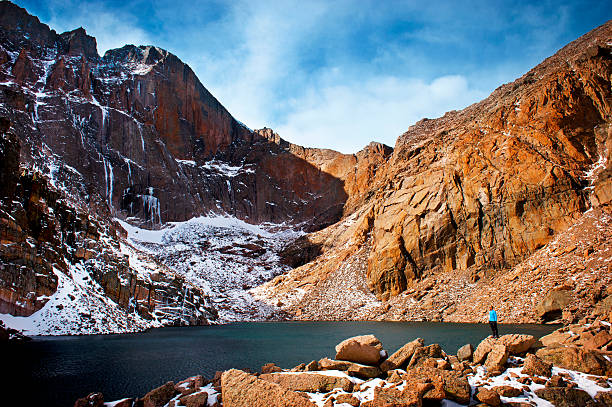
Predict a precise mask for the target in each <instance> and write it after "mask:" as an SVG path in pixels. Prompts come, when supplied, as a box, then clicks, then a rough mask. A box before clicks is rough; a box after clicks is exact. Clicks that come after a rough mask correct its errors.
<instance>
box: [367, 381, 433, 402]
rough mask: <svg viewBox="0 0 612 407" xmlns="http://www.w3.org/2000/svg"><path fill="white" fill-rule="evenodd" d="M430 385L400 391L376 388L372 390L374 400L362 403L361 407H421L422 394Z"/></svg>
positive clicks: (419, 385) (422, 384) (420, 385)
mask: <svg viewBox="0 0 612 407" xmlns="http://www.w3.org/2000/svg"><path fill="white" fill-rule="evenodd" d="M429 388H431V384H429V383H427V384H424V383H421V384H418V385H417V386H416V387H414V388H408V387H406V388H405V389H404V390H402V391H400V390H397V389H395V388H382V387H376V388H375V389H374V399H373V400H371V401H366V402H365V403H362V404H361V406H362V407H422V405H423V393H425V392H426V391H427V390H428V389H429Z"/></svg>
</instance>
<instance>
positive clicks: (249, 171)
mask: <svg viewBox="0 0 612 407" xmlns="http://www.w3.org/2000/svg"><path fill="white" fill-rule="evenodd" d="M0 90H1V92H0V117H7V118H9V119H10V131H9V129H8V127H7V128H6V129H4V130H3V134H4V133H6V135H5V136H3V137H7V140H9V139H10V140H11V143H13V144H12V145H14V146H17V147H15V148H16V150H15V151H18V153H11V154H8V152H7V153H6V154H8V155H5V156H3V165H5V166H7V168H8V166H10V169H6V170H4V169H3V173H2V177H3V182H2V185H3V187H2V188H3V196H4V197H5V198H6V199H5V200H4V201H3V206H2V210H3V212H2V213H3V220H4V221H5V224H6V225H7V226H6V229H3V233H4V234H5V235H6V239H5V242H4V244H5V245H6V246H3V250H4V249H6V250H4V251H3V253H2V263H3V264H4V265H5V266H6V267H5V268H4V269H3V270H4V273H5V274H4V278H3V283H2V290H3V291H2V292H3V298H2V300H3V301H4V302H3V303H2V304H3V305H2V312H4V313H9V314H11V315H13V316H20V315H23V316H27V315H31V314H32V313H34V312H38V311H39V310H40V309H42V307H44V305H45V304H46V303H47V302H48V297H49V296H51V295H53V293H57V292H59V288H58V282H57V279H58V276H57V273H56V272H55V271H56V269H57V270H60V271H61V272H62V273H64V274H66V275H70V272H69V270H70V268H71V267H72V266H73V265H79V264H81V263H82V262H86V261H90V260H91V258H92V257H95V258H96V259H97V260H98V261H99V265H101V267H104V268H109V269H113V270H114V269H117V268H118V269H120V270H123V271H120V272H119V275H121V274H122V273H124V274H125V273H128V274H129V273H131V272H134V270H132V269H130V267H132V268H133V266H134V264H139V261H138V260H137V258H138V256H141V255H145V252H146V253H148V255H149V256H152V259H149V260H150V261H152V262H153V263H152V264H154V266H153V267H154V268H155V267H159V268H161V269H162V270H166V271H170V270H172V272H171V274H174V275H175V276H177V277H176V278H178V279H179V280H180V281H181V282H180V283H178V285H177V290H178V291H177V292H180V291H181V290H183V288H184V287H183V279H184V277H181V276H187V275H189V276H191V279H189V278H188V280H189V281H190V282H192V283H197V284H199V286H200V287H211V286H212V287H213V288H212V290H213V292H212V294H215V295H216V294H219V295H222V294H221V293H222V292H224V291H226V290H234V289H235V290H237V291H236V292H237V294H236V295H237V296H238V298H240V299H243V300H244V299H246V300H248V298H247V297H249V296H248V295H247V294H245V293H244V291H245V290H246V289H248V288H250V287H252V286H253V284H256V283H257V284H260V283H262V282H263V281H265V280H263V281H262V280H260V279H261V278H263V277H262V276H268V277H267V278H271V277H272V276H273V275H275V274H278V273H279V272H282V271H283V270H284V269H283V266H279V265H278V263H277V262H275V259H276V257H275V254H274V250H276V249H273V247H274V248H275V247H277V246H278V243H277V240H278V239H279V237H270V238H269V239H268V240H270V239H272V240H270V241H269V242H264V241H262V240H261V236H259V238H257V237H255V236H251V235H250V232H249V231H248V230H247V229H248V228H246V229H245V228H244V227H242V226H240V224H239V227H238V228H237V229H236V233H234V232H232V231H229V232H226V231H225V229H215V228H210V227H209V226H206V225H203V226H202V228H203V230H200V231H199V232H198V234H197V238H196V240H195V241H194V240H191V241H190V242H188V243H187V244H194V246H193V247H191V249H190V250H186V251H185V250H183V252H184V253H183V254H181V255H180V256H187V258H190V259H191V258H196V259H195V260H193V259H192V260H190V263H188V264H189V266H190V267H187V268H185V267H183V264H184V263H181V262H178V261H177V260H176V259H177V257H178V256H179V254H178V253H168V251H167V250H164V249H163V248H161V249H159V247H157V246H155V244H156V243H151V242H144V243H143V242H141V241H140V240H139V239H136V240H133V239H130V242H131V243H130V242H128V241H127V240H126V236H125V234H124V233H123V232H121V231H122V228H121V227H120V226H119V225H118V224H117V223H116V222H115V220H114V219H116V218H118V219H129V221H130V222H131V223H132V224H135V225H137V226H140V227H145V228H153V229H159V228H163V227H164V225H167V224H168V222H177V221H178V222H180V221H187V220H189V219H192V218H194V217H197V216H202V215H210V216H213V217H214V216H217V215H222V216H230V217H233V218H237V219H241V220H245V221H247V222H249V223H251V224H260V223H264V222H268V223H272V224H282V225H284V226H283V227H284V228H288V227H293V228H299V229H302V230H305V231H313V230H318V229H321V228H323V227H325V226H328V225H330V224H333V223H335V222H337V221H338V220H339V219H340V218H341V217H342V216H343V214H344V213H345V211H346V210H348V209H345V207H346V208H349V207H350V206H351V205H353V204H352V202H353V201H354V199H353V200H349V199H348V197H349V196H353V197H354V196H358V195H359V191H360V190H362V189H364V188H365V187H366V186H367V184H368V180H369V179H370V178H373V177H374V175H375V172H376V168H377V167H378V166H379V165H381V164H382V163H383V162H384V161H385V160H386V159H387V158H388V156H389V155H390V153H391V149H390V148H389V147H387V146H383V145H371V146H368V147H367V148H366V149H364V150H363V151H362V152H360V153H358V154H356V155H346V154H340V153H338V152H335V151H331V150H321V149H309V148H303V147H300V146H296V145H293V144H291V143H288V142H286V141H284V140H282V139H281V138H280V137H279V136H278V135H277V134H275V133H274V132H272V131H271V130H270V129H262V130H258V131H252V130H250V129H248V128H247V127H246V126H245V125H243V124H242V123H240V122H238V121H237V120H235V119H234V118H233V117H232V116H231V115H230V113H229V112H228V111H227V110H226V109H225V108H224V107H223V106H222V105H221V104H220V103H219V101H217V100H216V99H215V98H214V97H213V96H212V95H211V94H210V93H209V92H208V91H207V90H206V89H205V88H204V86H203V85H202V84H201V83H200V81H199V80H198V78H197V77H196V76H195V74H194V72H193V71H192V70H191V69H190V68H189V67H188V66H187V65H185V64H184V63H183V62H182V61H180V59H178V58H177V57H176V56H174V55H172V54H171V53H169V52H167V51H165V50H162V49H159V48H156V47H153V46H140V47H136V46H133V45H127V46H125V47H123V48H120V49H115V50H110V51H108V52H107V53H106V54H105V55H104V56H102V57H101V56H99V55H98V52H97V48H96V40H95V38H93V37H91V36H89V35H87V33H86V32H85V30H84V29H83V28H78V29H76V30H73V31H69V32H65V33H62V34H57V33H56V32H55V31H53V30H51V29H50V28H49V27H48V26H46V25H45V24H42V23H41V22H40V21H39V20H38V19H37V18H36V17H34V16H31V15H29V14H28V13H27V11H26V10H24V9H22V8H20V7H18V6H16V5H14V4H12V3H10V2H1V3H0ZM7 142H8V141H7ZM7 151H8V150H7ZM18 173H21V174H23V175H22V176H17V175H16V174H18ZM4 177H8V178H10V182H6V183H5V182H4ZM8 178H7V179H8ZM24 188H25V189H24ZM31 189H32V190H31ZM32 191H34V192H32ZM13 201H22V205H21V206H22V207H23V208H19V209H16V208H15V207H14V205H13V204H12V202H13ZM58 202H61V203H62V205H63V206H61V209H58V208H59V206H57V205H59V204H58ZM28 205H30V206H28ZM39 206H41V207H42V209H41V208H39ZM31 208H34V209H31ZM49 208H50V209H49ZM22 209H23V211H25V215H22V214H21V213H17V212H19V211H20V210H22ZM41 211H42V212H45V211H46V212H51V218H50V219H46V218H44V219H43V218H40V216H39V213H40V212H41ZM58 211H61V213H64V212H67V213H70V214H71V215H70V216H68V215H66V216H63V215H62V218H61V219H55V218H54V216H55V215H56V214H57V213H58ZM84 214H95V216H94V217H95V219H92V222H94V223H95V224H96V225H97V226H96V227H94V229H97V228H102V229H103V230H105V231H106V232H104V233H106V236H107V237H108V240H109V242H111V243H112V245H113V246H114V249H118V251H117V250H115V252H114V254H115V255H117V254H118V255H119V258H115V257H113V256H110V257H108V256H106V255H104V256H103V255H101V253H100V252H102V251H103V249H102V247H99V245H98V243H99V241H100V239H99V238H96V239H94V240H96V241H98V243H92V242H90V241H87V239H85V240H86V241H78V242H76V243H75V242H73V241H71V242H68V243H67V242H66V241H65V239H64V237H63V235H62V234H60V236H57V235H55V233H57V231H58V230H62V231H63V232H61V233H68V234H69V235H70V236H72V235H73V234H74V235H75V236H81V234H83V236H85V235H86V231H87V230H88V228H89V226H88V225H90V223H88V222H90V221H89V220H86V218H87V215H84ZM84 216H85V218H83V217H84ZM31 217H35V219H34V220H32V219H30V218H31ZM74 218H76V219H79V220H78V221H74ZM66 219H69V220H66ZM75 222H76V223H75ZM38 223H40V224H38ZM39 229H40V230H39ZM64 229H66V230H68V232H66V231H64ZM183 229H184V228H183ZM183 229H181V230H183ZM104 233H103V234H104ZM122 233H123V234H122ZM172 233H174V234H176V233H175V232H172ZM258 233H259V232H258ZM261 233H264V231H263V230H262V231H261ZM94 234H95V235H96V236H99V235H100V233H98V232H96V233H94ZM162 234H163V233H162ZM211 234H212V235H211ZM219 234H224V235H225V237H224V238H221V239H217V238H216V236H215V235H217V236H218V235H219ZM18 235H19V236H18ZM160 235H161V234H160ZM227 236H233V237H232V238H233V239H234V241H233V242H228V238H227ZM271 236H272V235H271ZM274 236H277V235H274ZM278 236H283V238H286V237H287V236H286V235H278ZM192 237H193V236H192ZM58 238H59V239H58ZM88 238H91V236H89V237H88ZM27 239H30V243H28V245H30V246H32V247H29V246H28V245H24V242H25V241H26V240H27ZM53 239H55V240H53ZM169 239H172V238H171V237H169ZM180 239H183V238H182V237H181V238H180ZM73 240H74V239H73ZM77 240H78V239H77ZM103 240H104V239H103ZM230 240H231V239H230ZM49 241H52V242H51V244H50V246H52V247H53V250H52V251H51V252H47V251H45V250H44V247H46V245H47V242H49ZM211 242H212V243H211ZM221 242H223V245H221ZM72 243H74V244H76V246H74V245H73V246H71V245H72ZM107 243H108V242H107ZM140 243H143V244H142V245H140V246H139V247H138V248H137V247H136V246H135V245H138V244H140ZM216 243H219V246H217V245H216ZM228 243H229V244H230V246H228V245H227V244H228ZM245 244H246V245H251V246H253V247H255V246H256V247H257V249H253V250H251V251H249V250H246V249H245V248H244V247H241V246H240V245H243V246H244V245H245ZM69 246H71V247H73V248H74V249H75V250H80V252H79V253H81V252H83V253H86V257H82V256H81V257H75V256H74V255H73V253H72V252H71V250H72V249H71V248H70V247H69ZM154 246H155V247H154ZM251 246H249V247H251ZM9 248H10V249H9ZM158 249H159V250H158ZM267 249H269V250H270V251H271V252H272V253H270V255H268V256H264V257H265V259H263V260H261V259H260V258H259V256H261V253H260V251H261V250H263V251H264V252H265V251H267ZM17 252H18V253H17ZM35 252H36V253H38V255H35V254H34V253H35ZM127 252H129V253H127ZM187 252H189V253H187ZM196 252H197V253H200V254H201V256H195V253H196ZM243 252H244V253H243ZM28 253H29V254H28ZM83 253H81V254H83ZM133 253H138V254H137V255H131V254H133ZM253 253H255V254H253ZM26 254H27V255H26ZM234 255H235V256H237V257H231V256H234ZM36 256H39V257H38V258H37V260H35V261H34V260H33V261H25V260H23V259H24V258H29V257H36ZM57 256H59V257H61V260H62V261H63V262H64V263H62V267H59V268H54V266H53V264H54V262H55V260H56V257H57ZM123 256H129V257H130V259H129V260H127V261H126V260H125V259H123ZM15 259H20V260H19V261H18V263H19V264H21V263H23V261H25V264H23V267H21V269H20V268H19V267H17V266H15V267H13V266H12V264H13V261H14V260H15ZM22 260H23V261H22ZM260 260H261V261H260ZM37 261H38V262H42V265H41V264H35V263H36V262H37ZM232 261H237V262H238V263H241V264H244V265H245V267H244V268H245V271H244V274H241V273H242V272H238V271H237V268H236V266H235V263H234V266H233V267H230V264H229V263H231V262H232ZM20 262H21V263H20ZM207 262H208V263H207ZM211 262H212V263H214V264H215V266H214V267H213V268H212V269H211V267H210V264H211ZM204 265H207V267H208V268H206V267H204ZM41 267H42V268H44V270H43V271H42V272H41V271H40V270H39V269H40V268H41ZM126 267H127V268H126ZM219 267H221V269H222V270H223V271H220V269H219ZM271 269H274V270H275V271H274V272H272V271H270V270H271ZM20 270H21V271H20ZM130 270H132V271H130ZM195 270H197V271H195ZM232 270H233V271H234V274H235V275H234V276H229V277H228V275H227V274H228V273H229V274H231V273H232ZM253 270H255V271H253ZM136 274H138V273H136ZM130 275H131V274H130ZM162 275H163V273H162ZM28 276H29V277H28ZM35 276H37V277H36V278H37V279H38V280H40V281H38V280H37V281H35ZM42 276H45V278H48V279H49V281H46V280H45V279H44V278H43V277H42ZM98 277H99V278H96V279H95V280H96V281H97V282H98V283H100V284H102V286H103V287H104V289H105V294H106V295H107V296H108V297H109V298H111V299H112V300H113V301H115V302H117V303H118V304H119V306H120V307H123V308H125V309H127V308H128V304H127V301H128V300H129V299H130V298H132V299H133V298H136V299H137V300H138V301H141V300H144V298H141V297H142V296H144V297H146V300H147V301H148V305H147V307H146V314H147V315H148V314H152V313H153V312H154V309H155V304H154V301H153V300H152V298H156V294H155V292H156V291H155V290H154V287H153V286H154V285H155V284H153V283H152V282H151V280H150V279H146V280H147V281H148V284H149V283H150V284H149V286H146V287H145V286H144V285H143V288H142V289H140V288H138V289H137V288H135V287H136V286H138V284H139V283H138V281H139V280H138V278H139V277H138V276H136V275H134V276H133V277H134V278H132V277H130V278H129V280H130V283H129V284H127V285H126V283H125V281H124V280H126V279H127V277H125V276H124V277H125V278H123V277H121V278H119V280H121V281H119V282H118V281H114V280H113V281H114V282H113V281H110V280H109V278H110V277H109V276H108V275H107V274H105V273H102V274H101V275H100V276H98ZM160 278H161V277H160ZM202 278H204V280H202ZM43 280H44V281H43ZM162 280H163V281H162V283H163V284H164V285H166V283H167V284H169V285H172V284H170V283H168V282H167V281H165V280H164V278H162ZM230 281H231V283H230ZM151 284H153V286H151ZM227 284H229V286H228V285H227ZM110 286H112V288H110ZM122 287H123V288H122ZM139 287H140V286H139ZM124 289H125V292H123V291H122V290H124ZM189 290H190V289H188V290H187V291H189ZM240 290H241V292H238V291H240ZM158 291H159V290H158ZM175 291H176V290H175ZM183 291H184V290H183ZM177 292H174V291H173V294H172V295H171V297H172V300H173V301H175V300H176V301H180V298H182V295H178V294H177ZM138 293H140V294H138ZM208 294H211V292H210V291H207V292H206V293H199V294H198V295H197V297H198V298H200V299H202V301H204V302H203V303H202V304H200V303H198V301H195V303H194V304H195V306H194V307H195V308H194V310H197V312H195V311H194V312H195V313H196V314H198V315H203V312H204V311H199V308H200V305H201V306H202V307H203V308H202V309H205V310H206V313H208V314H210V317H211V318H203V319H198V318H195V319H194V318H192V317H191V316H185V318H182V319H181V318H179V319H180V320H183V322H191V323H202V322H207V321H208V319H214V316H215V315H216V311H215V310H214V309H213V308H212V306H211V304H210V301H209V300H208V299H207V298H208ZM160 295H161V294H160ZM157 300H158V302H161V303H164V304H170V303H172V301H170V299H169V298H166V297H165V296H164V295H161V297H160V298H157ZM214 301H219V302H220V306H221V307H226V305H224V301H225V299H224V297H223V295H222V298H217V297H215V298H214ZM247 303H248V301H247V302H246V303H245V304H247ZM231 308H232V309H236V308H237V309H244V312H249V313H250V314H252V315H257V316H258V317H259V318H263V317H265V316H264V315H268V317H269V311H266V312H267V314H260V313H258V312H256V311H254V309H255V308H257V307H256V306H254V307H246V306H245V305H244V304H243V305H242V306H238V305H237V304H235V303H234V304H233V305H232V307H231ZM247 308H251V309H247ZM185 312H186V313H187V314H189V312H187V311H185ZM239 312H243V311H242V310H240V311H239ZM272 312H273V311H272ZM187 314H186V315H187ZM223 315H226V313H224V314H223ZM227 318H230V319H231V318H236V317H235V316H234V315H233V314H231V315H227ZM227 318H225V319H224V320H227Z"/></svg>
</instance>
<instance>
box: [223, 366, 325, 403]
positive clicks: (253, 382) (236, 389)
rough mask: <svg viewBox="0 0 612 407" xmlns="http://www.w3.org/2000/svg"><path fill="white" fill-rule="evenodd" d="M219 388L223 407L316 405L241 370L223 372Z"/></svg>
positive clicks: (299, 395)
mask: <svg viewBox="0 0 612 407" xmlns="http://www.w3.org/2000/svg"><path fill="white" fill-rule="evenodd" d="M221 388H222V392H223V393H222V394H223V396H222V399H223V406H224V407H286V406H288V405H291V406H294V407H316V404H314V403H313V402H311V401H310V400H309V399H308V398H306V397H305V396H303V395H301V394H299V393H296V392H293V391H291V390H287V389H285V388H283V387H282V386H280V385H278V384H276V383H270V382H267V381H265V380H260V379H258V378H256V377H255V376H253V375H250V374H248V373H245V372H243V371H241V370H236V369H231V370H228V371H226V372H223V375H222V376H221Z"/></svg>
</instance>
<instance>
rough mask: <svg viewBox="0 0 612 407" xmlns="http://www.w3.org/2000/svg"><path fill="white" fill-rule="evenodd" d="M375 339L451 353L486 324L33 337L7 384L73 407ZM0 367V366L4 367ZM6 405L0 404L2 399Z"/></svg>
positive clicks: (539, 330) (12, 358)
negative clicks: (418, 342) (354, 339)
mask: <svg viewBox="0 0 612 407" xmlns="http://www.w3.org/2000/svg"><path fill="white" fill-rule="evenodd" d="M556 328H557V326H551V325H504V324H502V325H500V335H503V334H505V333H529V334H532V335H534V336H536V337H540V336H543V335H546V334H548V333H550V332H552V331H553V330H554V329H556ZM370 333H371V334H374V335H376V336H377V337H378V338H379V339H380V340H381V342H382V343H383V346H384V347H385V349H387V350H388V351H389V352H390V353H392V352H393V351H395V350H396V349H397V348H399V347H400V346H402V345H403V344H405V343H406V342H409V341H411V340H413V339H414V338H416V337H421V338H423V339H425V343H426V344H431V343H439V344H440V345H441V346H442V348H443V349H444V350H445V351H446V352H447V353H455V352H456V351H457V349H458V348H459V347H461V346H462V345H464V344H466V343H472V344H473V345H474V346H476V345H477V344H478V343H479V342H480V340H482V339H483V338H484V337H486V336H488V335H489V333H490V332H489V326H488V325H485V324H451V323H434V322H260V323H236V324H229V325H222V326H208V327H183V328H162V329H155V330H151V331H149V332H145V333H140V334H126V335H92V336H79V337H40V338H36V339H35V340H33V341H31V342H28V343H23V344H14V345H10V346H9V347H8V348H5V349H4V351H6V352H3V353H5V355H3V358H2V359H3V362H5V361H6V363H7V364H6V365H5V366H10V367H11V368H10V371H11V372H12V373H14V374H12V375H11V380H10V381H9V383H8V384H9V385H10V387H8V388H12V389H14V390H15V391H14V392H12V394H13V395H19V397H17V398H16V400H19V402H20V404H19V405H35V404H41V403H42V402H45V405H48V406H72V405H73V403H74V401H75V400H76V399H77V398H78V397H83V396H85V395H87V394H88V393H90V392H93V391H101V392H102V393H103V394H104V396H105V399H106V401H109V400H114V399H118V398H123V397H130V396H131V397H136V396H142V395H144V394H145V393H146V392H147V391H149V390H151V389H152V388H154V387H157V386H159V385H161V384H163V383H165V382H167V381H169V380H175V381H176V380H181V379H184V378H186V377H188V376H192V375H195V374H202V375H204V376H205V377H208V378H212V376H213V375H214V373H215V371H217V370H226V369H229V368H249V369H251V370H254V371H255V370H259V368H260V367H261V366H262V365H263V364H265V363H269V362H274V363H276V364H277V365H278V366H281V367H283V368H290V367H293V366H296V365H298V364H300V363H308V362H309V361H311V360H314V359H317V360H318V359H320V358H323V357H331V358H333V357H334V346H335V345H336V344H337V343H338V342H340V341H342V340H343V339H346V338H348V337H350V336H355V335H364V334H370ZM3 364H4V363H3ZM7 401H9V400H5V402H7Z"/></svg>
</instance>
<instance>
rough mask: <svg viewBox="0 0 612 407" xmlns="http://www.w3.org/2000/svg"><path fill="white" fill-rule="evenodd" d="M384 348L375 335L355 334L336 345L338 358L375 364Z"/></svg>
mask: <svg viewBox="0 0 612 407" xmlns="http://www.w3.org/2000/svg"><path fill="white" fill-rule="evenodd" d="M382 349H383V348H382V344H381V343H380V341H379V340H378V338H376V337H375V336H374V335H361V336H355V337H352V338H348V339H345V340H344V341H342V342H340V343H339V344H338V345H336V359H338V360H346V361H349V362H355V363H360V364H364V365H370V366H375V365H377V364H378V362H379V361H380V359H381V358H382V355H381V351H382Z"/></svg>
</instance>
